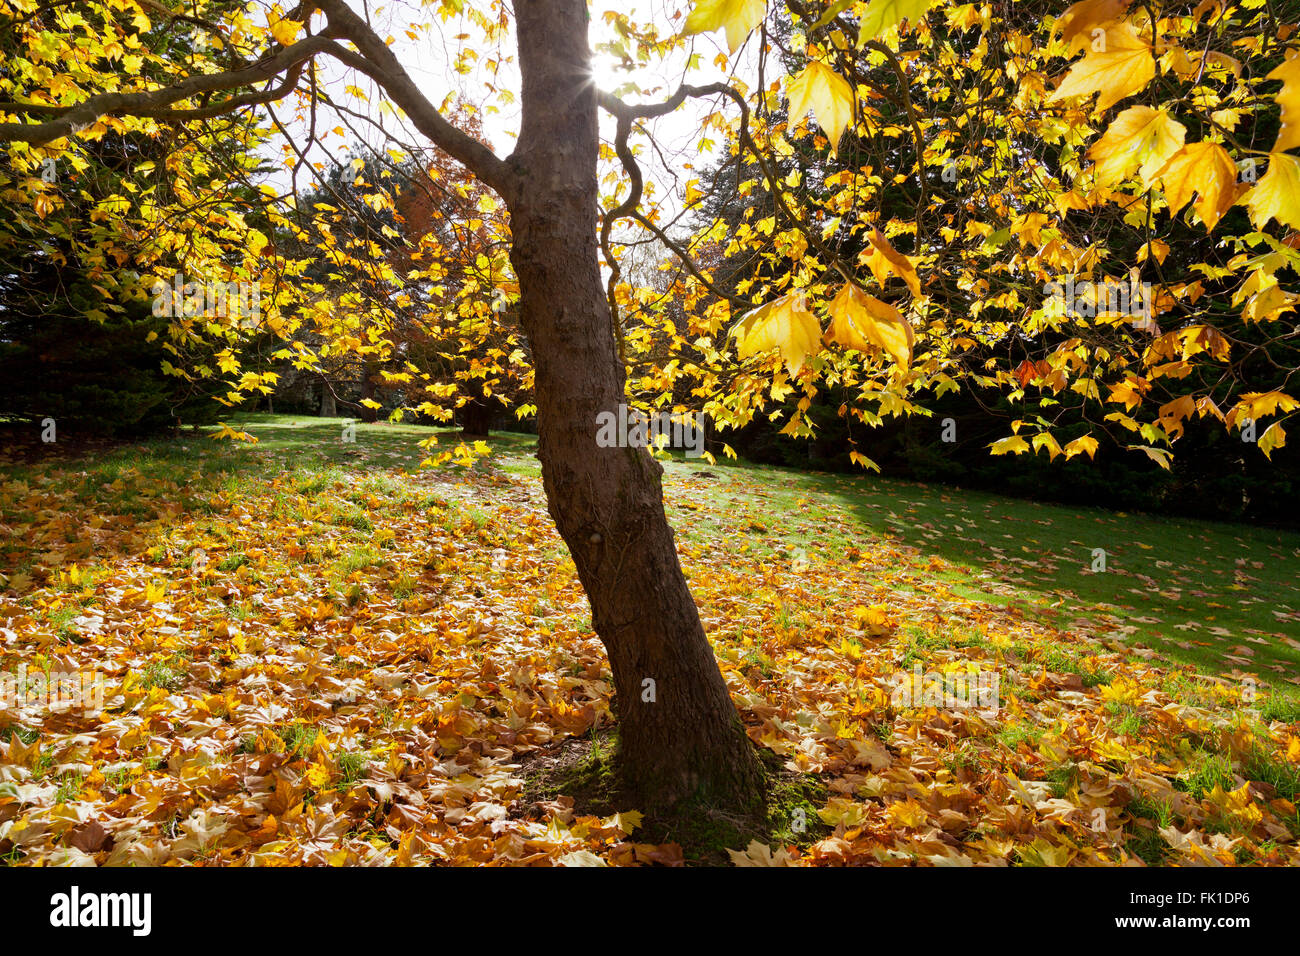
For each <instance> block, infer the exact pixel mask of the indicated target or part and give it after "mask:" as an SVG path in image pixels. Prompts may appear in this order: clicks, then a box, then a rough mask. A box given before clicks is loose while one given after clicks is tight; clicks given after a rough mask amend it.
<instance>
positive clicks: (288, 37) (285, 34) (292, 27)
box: [266, 8, 303, 46]
mask: <svg viewBox="0 0 1300 956" xmlns="http://www.w3.org/2000/svg"><path fill="white" fill-rule="evenodd" d="M266 22H267V26H269V27H270V28H271V35H272V36H273V37H275V40H276V42H277V43H279V44H280V45H281V46H289V45H290V44H291V43H293V41H294V40H296V39H297V38H298V34H299V33H301V32H302V27H303V24H302V21H301V20H285V19H282V18H281V17H280V11H279V9H278V8H277V9H275V10H272V11H271V12H270V13H269V14H268V15H267V21H266Z"/></svg>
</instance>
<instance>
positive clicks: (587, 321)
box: [507, 0, 764, 810]
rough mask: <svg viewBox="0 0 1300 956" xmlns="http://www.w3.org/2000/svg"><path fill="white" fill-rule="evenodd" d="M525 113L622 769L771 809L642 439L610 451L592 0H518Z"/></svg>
mask: <svg viewBox="0 0 1300 956" xmlns="http://www.w3.org/2000/svg"><path fill="white" fill-rule="evenodd" d="M515 12H516V15H517V17H518V30H519V52H520V69H521V72H522V76H523V125H522V129H521V132H520V137H519V146H518V148H517V149H516V151H515V153H514V155H513V156H512V157H511V159H510V162H511V164H512V166H513V167H514V179H515V182H516V183H518V184H519V185H518V188H515V189H511V190H510V192H511V193H512V195H510V196H508V197H507V202H508V205H509V208H510V213H511V228H512V232H513V237H514V241H513V247H512V251H511V259H512V261H513V263H514V267H515V271H516V273H517V275H518V277H519V283H520V292H521V307H522V311H521V322H522V325H523V328H524V331H525V332H526V333H527V335H528V337H529V340H530V341H531V343H532V352H533V358H534V365H535V369H536V376H537V378H536V384H537V387H536V395H537V406H538V410H537V431H538V450H539V457H540V458H541V463H542V479H543V482H544V485H545V488H546V496H547V501H548V503H549V507H550V513H551V516H552V517H553V518H554V519H555V523H556V525H557V527H558V528H559V531H560V534H561V535H562V536H563V538H564V540H565V542H566V543H567V545H568V547H569V551H570V553H571V554H572V555H573V559H574V563H575V564H576V565H577V569H578V576H579V577H580V578H581V580H582V584H583V587H584V588H585V589H586V592H587V597H588V599H589V601H590V602H591V610H592V622H593V624H594V626H595V629H596V633H597V634H598V635H599V637H600V639H601V641H602V642H603V643H604V645H605V648H606V651H607V652H608V654H609V659H610V664H611V667H612V670H613V675H614V684H615V689H616V695H617V696H616V702H615V710H616V714H617V716H618V723H619V741H620V751H619V766H620V769H621V772H622V774H623V776H624V780H625V782H626V784H627V785H628V786H629V787H630V788H631V789H632V790H634V791H635V792H636V793H637V794H638V795H639V796H640V798H641V800H642V801H643V804H644V805H645V806H647V807H651V808H654V807H668V806H672V805H675V804H678V803H680V802H682V801H685V800H692V799H699V800H701V801H704V802H706V803H709V804H712V805H715V806H719V807H725V808H727V809H730V810H744V809H749V808H754V807H756V806H758V805H760V804H761V803H762V801H763V798H764V793H763V776H762V772H761V769H760V766H759V763H758V759H757V755H756V753H755V751H754V748H753V746H752V745H751V743H750V741H749V739H748V737H747V736H746V735H745V732H744V728H743V726H742V725H741V723H740V719H739V717H738V715H737V713H736V709H735V706H734V705H733V704H732V702H731V697H730V694H729V693H728V691H727V686H726V683H725V682H724V681H723V679H722V674H721V672H720V671H719V670H718V665H717V661H716V660H715V658H714V656H713V652H712V649H711V648H710V646H709V643H708V641H707V640H706V639H705V636H704V629H703V627H702V626H701V624H700V618H699V613H698V610H697V609H696V606H695V602H694V600H693V599H692V597H691V593H690V589H689V588H688V587H687V584H686V579H685V577H684V576H683V574H682V570H681V566H680V565H679V563H678V558H677V549H676V546H675V544H674V542H673V532H672V530H671V529H670V528H669V526H668V521H667V518H666V516H665V514H664V506H663V492H662V488H661V485H660V475H661V474H662V468H661V467H660V466H659V464H658V463H657V462H655V461H654V460H653V459H652V458H651V457H650V456H649V454H647V452H646V451H645V450H644V449H632V448H600V447H598V446H597V444H596V429H597V414H598V413H599V412H602V411H615V410H616V409H617V407H618V405H619V404H620V403H621V402H622V401H623V400H624V379H625V370H624V368H623V365H622V363H621V361H620V360H619V357H618V352H617V347H616V344H615V340H614V335H613V332H612V330H611V327H610V315H609V310H608V307H607V305H606V301H605V293H604V289H603V286H602V283H601V276H600V266H599V261H598V258H597V243H596V222H597V205H598V193H597V180H596V159H597V146H598V132H597V118H596V96H595V92H596V91H595V86H594V84H593V82H592V78H591V71H590V51H589V50H588V46H587V7H586V3H585V0H516V3H515Z"/></svg>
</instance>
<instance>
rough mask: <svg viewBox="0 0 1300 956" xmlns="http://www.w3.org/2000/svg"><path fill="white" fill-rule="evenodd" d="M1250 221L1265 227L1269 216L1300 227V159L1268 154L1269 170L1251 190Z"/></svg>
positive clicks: (1258, 227)
mask: <svg viewBox="0 0 1300 956" xmlns="http://www.w3.org/2000/svg"><path fill="white" fill-rule="evenodd" d="M1247 205H1248V206H1249V207H1250V221H1251V222H1252V223H1253V224H1254V226H1255V228H1256V229H1263V228H1264V227H1265V226H1266V225H1268V221H1269V220H1270V219H1276V220H1277V221H1278V222H1280V223H1282V224H1283V225H1284V226H1290V227H1291V228H1292V229H1300V158H1297V157H1295V156H1288V155H1287V154H1286V153H1269V154H1268V172H1267V173H1265V174H1264V178H1262V179H1261V180H1260V181H1259V182H1258V183H1256V184H1255V188H1254V189H1252V190H1251V191H1250V198H1249V200H1248V201H1247Z"/></svg>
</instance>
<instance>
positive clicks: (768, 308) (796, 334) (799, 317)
mask: <svg viewBox="0 0 1300 956" xmlns="http://www.w3.org/2000/svg"><path fill="white" fill-rule="evenodd" d="M821 334H822V329H821V325H820V324H819V323H818V322H817V318H816V316H814V315H813V314H812V313H811V312H809V311H808V306H807V304H806V302H805V300H804V296H803V293H801V292H792V293H790V294H789V295H785V296H782V297H781V298H779V299H775V300H774V301H772V302H768V303H767V304H766V305H761V306H759V307H758V308H757V309H754V310H753V311H752V312H747V313H745V315H743V316H741V318H740V321H739V322H737V323H736V325H735V327H734V328H733V329H732V330H731V335H732V337H733V338H735V339H736V352H737V354H738V355H739V356H740V357H741V358H748V357H749V356H751V355H758V354H760V353H762V352H766V351H768V350H769V349H777V350H779V351H780V353H781V357H782V358H783V359H785V364H786V367H787V368H788V369H789V370H790V374H791V375H797V374H798V373H799V369H801V368H802V367H803V363H804V360H805V359H806V358H807V357H808V356H809V355H814V354H816V353H817V352H818V351H819V350H820V348H821Z"/></svg>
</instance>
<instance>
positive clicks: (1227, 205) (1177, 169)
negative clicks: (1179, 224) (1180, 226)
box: [1156, 143, 1241, 232]
mask: <svg viewBox="0 0 1300 956" xmlns="http://www.w3.org/2000/svg"><path fill="white" fill-rule="evenodd" d="M1156 179H1157V180H1158V181H1159V183H1160V188H1161V189H1163V190H1164V193H1165V201H1166V202H1168V203H1169V214H1170V215H1171V216H1173V215H1177V214H1178V210H1180V209H1182V208H1183V207H1184V206H1186V205H1187V204H1188V203H1189V202H1191V200H1192V194H1193V193H1195V194H1196V195H1197V197H1198V198H1197V200H1196V204H1195V209H1196V214H1197V215H1198V216H1200V217H1201V222H1203V223H1205V231H1206V232H1212V231H1213V230H1214V227H1215V226H1216V225H1218V222H1219V220H1220V219H1222V218H1223V216H1224V214H1225V213H1226V212H1227V211H1228V210H1229V209H1231V208H1232V204H1233V203H1235V202H1236V201H1237V197H1238V196H1240V195H1241V188H1240V185H1239V184H1238V182H1237V166H1236V164H1235V163H1233V161H1232V157H1231V156H1229V155H1228V151H1227V150H1226V149H1224V148H1223V147H1222V146H1220V145H1219V144H1218V143H1189V144H1188V145H1186V146H1184V147H1183V148H1182V149H1180V150H1179V151H1178V152H1176V153H1174V155H1173V156H1171V157H1170V158H1169V161H1168V162H1166V163H1165V165H1164V166H1163V167H1162V168H1161V169H1160V170H1158V171H1157V172H1156Z"/></svg>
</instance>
